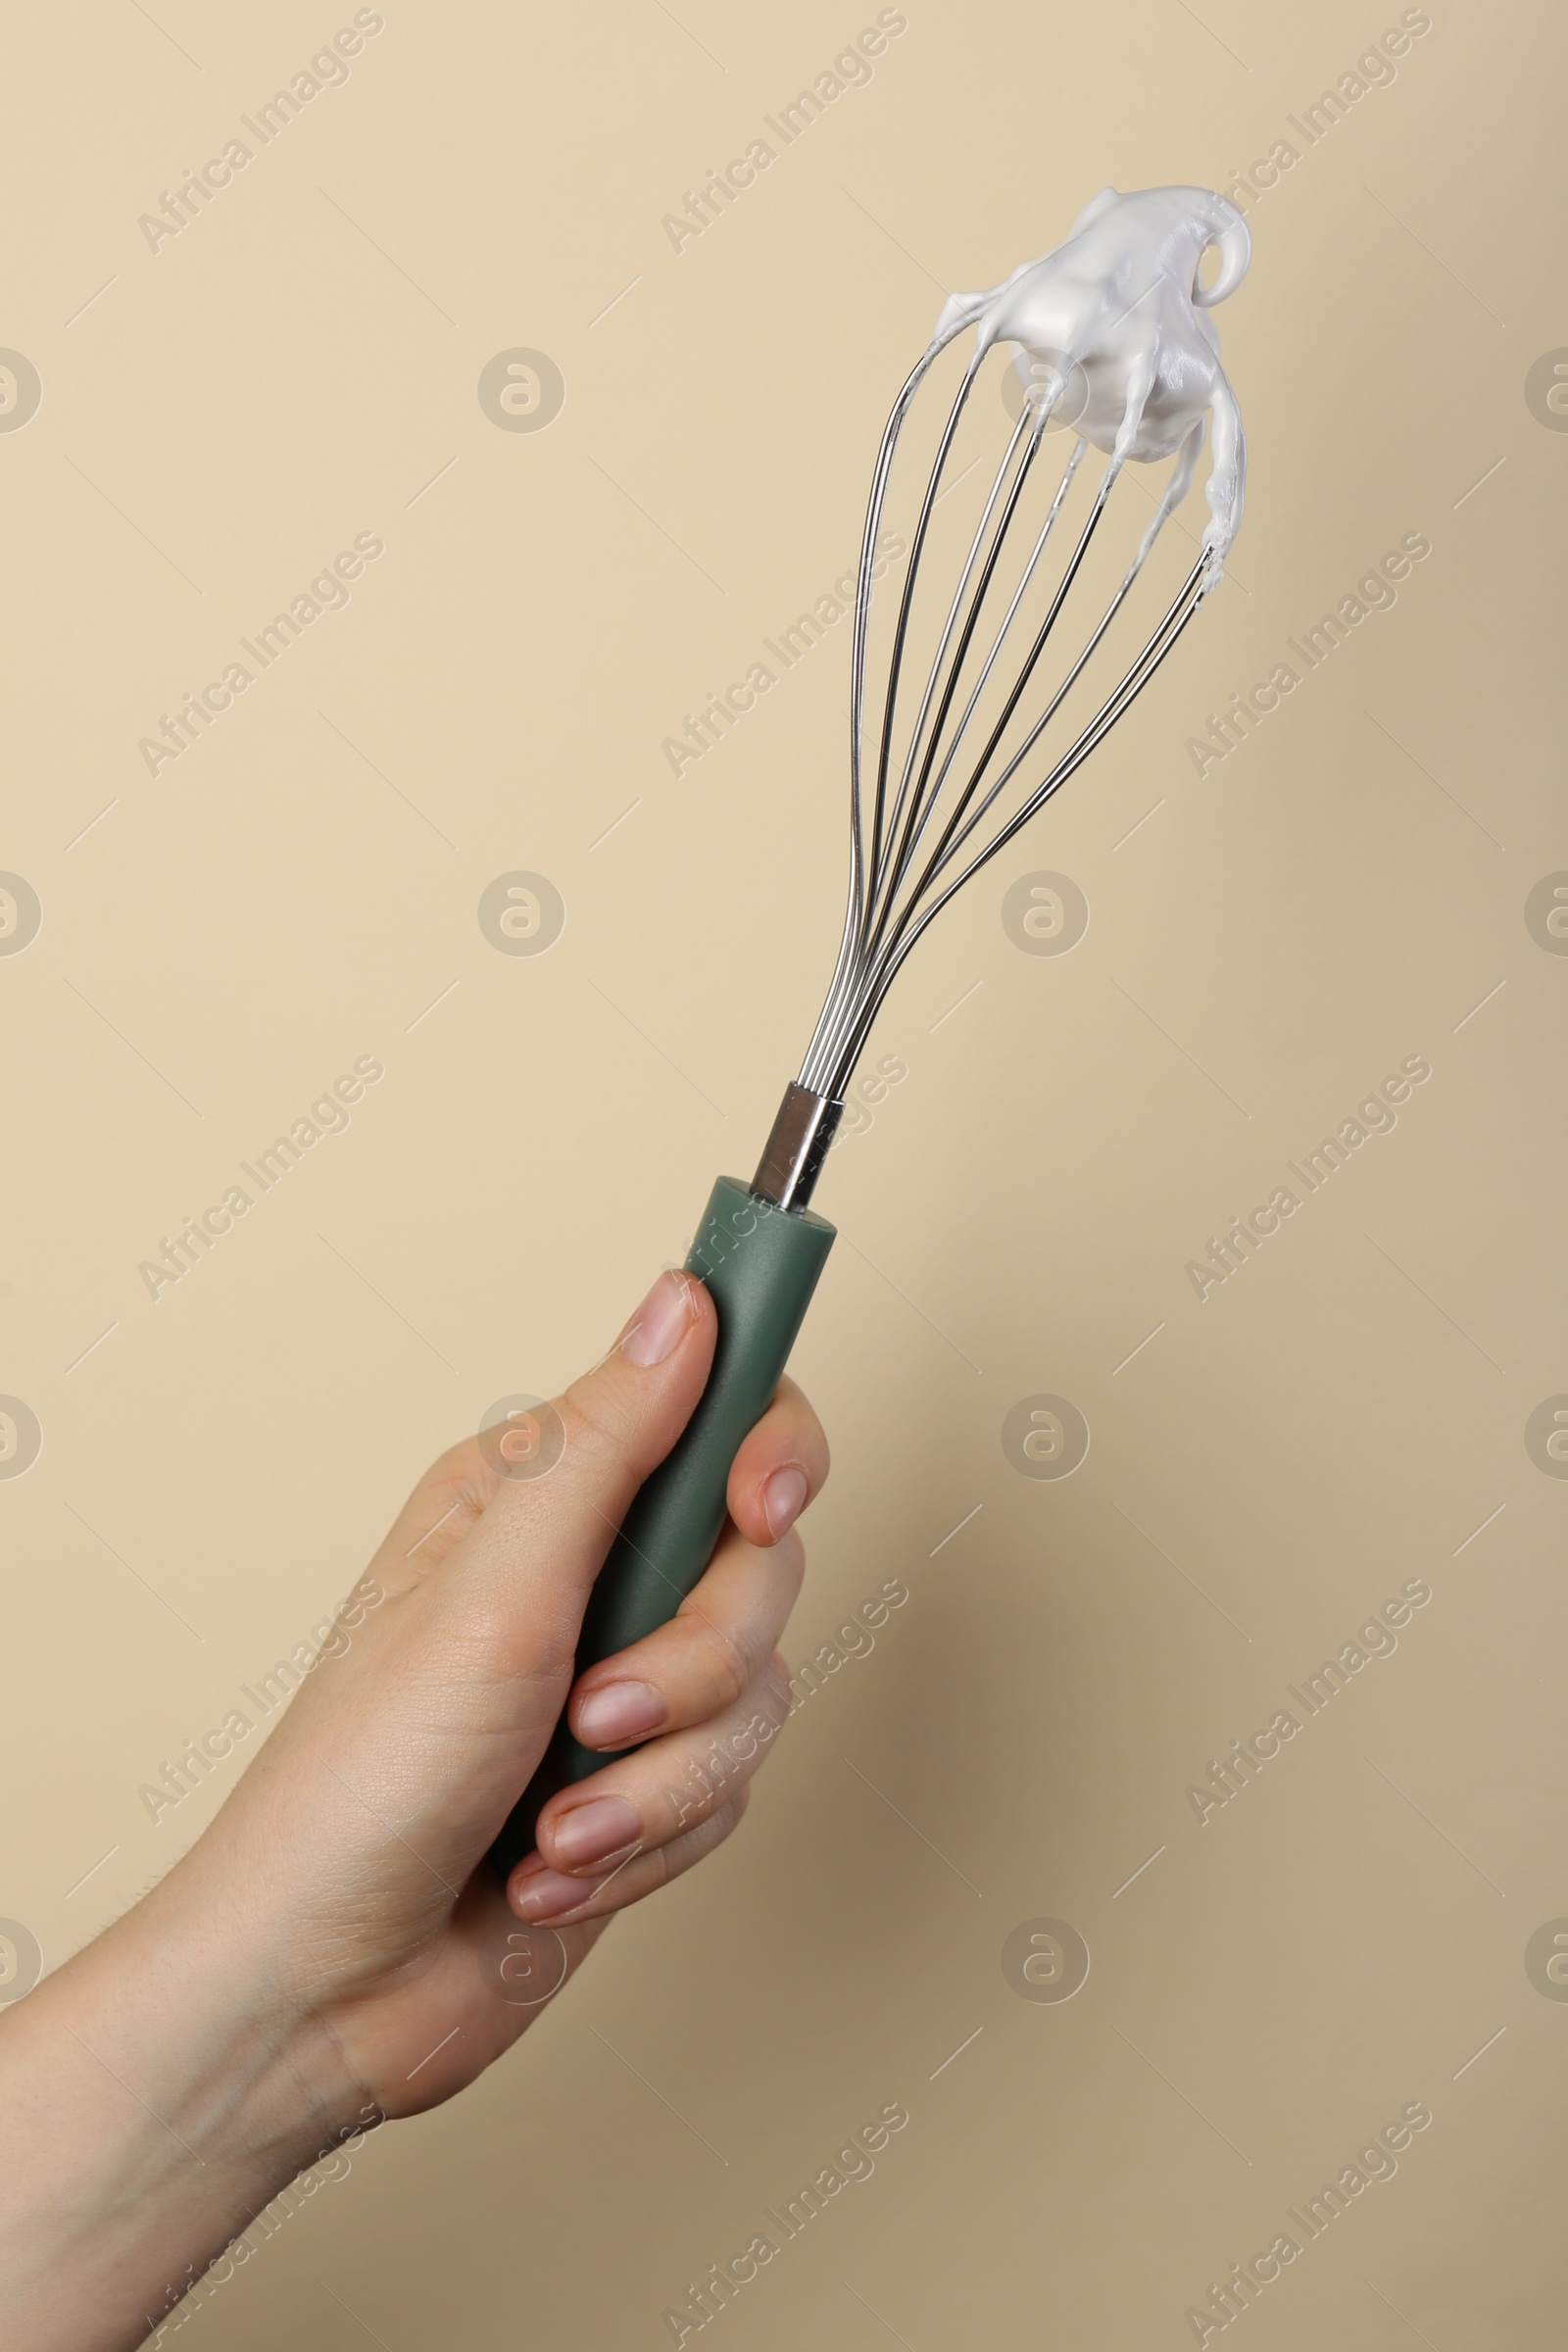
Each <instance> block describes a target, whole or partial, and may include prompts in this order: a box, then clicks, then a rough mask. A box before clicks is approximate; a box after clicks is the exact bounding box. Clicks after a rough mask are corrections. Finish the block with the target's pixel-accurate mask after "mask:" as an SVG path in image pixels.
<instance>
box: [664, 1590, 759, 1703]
mask: <svg viewBox="0 0 1568 2352" xmlns="http://www.w3.org/2000/svg"><path fill="white" fill-rule="evenodd" d="M678 1614H679V1615H680V1616H681V1617H683V1618H684V1619H685V1620H686V1623H687V1624H688V1626H690V1627H692V1628H693V1630H696V1629H697V1628H698V1627H700V1628H701V1631H700V1632H699V1633H698V1636H697V1639H698V1642H699V1643H700V1645H701V1649H702V1652H703V1654H704V1657H705V1659H706V1662H707V1666H708V1674H707V1676H706V1678H705V1679H706V1680H707V1681H708V1682H709V1683H710V1685H711V1690H712V1691H713V1692H714V1694H715V1696H716V1699H717V1703H718V1706H719V1707H732V1706H734V1705H735V1704H736V1702H737V1701H738V1700H739V1699H740V1698H742V1697H743V1696H744V1694H745V1691H746V1688H747V1685H748V1684H749V1683H750V1681H751V1678H752V1661H751V1657H750V1655H749V1653H748V1651H747V1648H746V1644H745V1642H744V1641H743V1640H742V1638H741V1636H740V1635H739V1634H737V1633H736V1631H735V1629H734V1628H733V1626H728V1625H722V1624H720V1623H719V1622H718V1621H717V1620H716V1619H714V1618H712V1617H710V1616H708V1615H706V1614H705V1612H704V1611H703V1610H702V1609H700V1608H694V1607H693V1605H692V1603H691V1601H690V1599H689V1598H688V1599H686V1600H683V1601H682V1603H681V1605H680V1609H679V1611H678Z"/></svg>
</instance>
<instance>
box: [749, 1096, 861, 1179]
mask: <svg viewBox="0 0 1568 2352" xmlns="http://www.w3.org/2000/svg"><path fill="white" fill-rule="evenodd" d="M843 1110H844V1105H843V1103H835V1102H834V1100H833V1098H832V1097H831V1096H830V1095H813V1094H812V1092H811V1090H810V1088H809V1086H801V1085H800V1084H798V1082H797V1081H796V1080H795V1079H793V1078H792V1079H791V1080H790V1083H789V1085H788V1086H787V1087H786V1088H785V1090H784V1100H783V1102H782V1103H780V1104H779V1106H778V1117H777V1118H776V1119H775V1120H774V1121H773V1132H772V1134H771V1135H770V1136H769V1137H768V1139H767V1149H766V1150H765V1151H764V1152H763V1153H762V1156H761V1158H760V1160H759V1161H758V1163H757V1174H756V1175H755V1176H754V1177H753V1178H752V1190H753V1192H754V1193H760V1195H761V1196H762V1199H763V1200H764V1201H774V1202H775V1203H776V1204H777V1206H778V1207H780V1208H796V1209H800V1208H804V1207H805V1206H806V1204H807V1202H808V1201H809V1200H810V1198H811V1194H812V1191H813V1189H814V1187H815V1184H816V1180H817V1177H818V1176H819V1175H820V1174H821V1172H822V1162H823V1160H824V1159H826V1157H827V1148H828V1146H829V1144H830V1143H831V1142H832V1141H833V1136H834V1131H835V1129H836V1128H837V1126H838V1123H839V1119H840V1117H841V1115H842V1113H843Z"/></svg>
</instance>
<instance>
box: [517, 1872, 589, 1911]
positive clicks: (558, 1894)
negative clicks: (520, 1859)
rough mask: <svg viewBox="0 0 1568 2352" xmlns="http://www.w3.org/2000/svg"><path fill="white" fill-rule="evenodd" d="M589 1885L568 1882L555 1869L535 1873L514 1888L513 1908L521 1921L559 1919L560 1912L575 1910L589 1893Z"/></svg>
mask: <svg viewBox="0 0 1568 2352" xmlns="http://www.w3.org/2000/svg"><path fill="white" fill-rule="evenodd" d="M593 1891H594V1890H593V1888H592V1887H591V1886H587V1885H585V1884H584V1882H583V1881H582V1880H581V1879H568V1878H565V1877H564V1876H563V1875H562V1873H561V1872H560V1871H559V1870H541V1871H536V1872H535V1874H534V1876H533V1877H532V1878H531V1879H526V1880H524V1882H523V1884H522V1885H521V1886H520V1887H518V1888H517V1893H516V1908H517V1910H518V1911H519V1912H520V1913H521V1915H522V1917H523V1918H524V1919H531V1920H536V1921H537V1920H541V1919H559V1918H560V1917H561V1914H562V1912H563V1911H575V1910H576V1908H577V1905H578V1904H579V1903H586V1902H587V1901H588V1900H589V1898H590V1896H591V1895H592V1893H593Z"/></svg>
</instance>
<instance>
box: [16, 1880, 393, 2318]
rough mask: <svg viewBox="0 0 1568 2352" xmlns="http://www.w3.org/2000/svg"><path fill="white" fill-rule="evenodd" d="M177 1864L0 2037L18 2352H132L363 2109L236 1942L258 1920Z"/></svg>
mask: <svg viewBox="0 0 1568 2352" xmlns="http://www.w3.org/2000/svg"><path fill="white" fill-rule="evenodd" d="M194 1861H195V1857H194V1855H193V1856H191V1857H188V1858H187V1862H186V1863H182V1864H180V1865H179V1866H177V1867H176V1869H175V1870H174V1871H173V1872H172V1874H171V1876H170V1877H169V1879H167V1880H166V1881H165V1882H164V1883H163V1885H162V1886H161V1887H158V1888H157V1889H156V1890H155V1892H154V1893H153V1894H152V1895H151V1896H149V1897H148V1898H147V1900H146V1901H145V1902H143V1903H142V1904H140V1905H138V1907H137V1908H136V1909H135V1910H134V1911H132V1912H130V1913H128V1914H127V1915H126V1917H125V1918H123V1919H122V1920H120V1921H119V1922H117V1923H116V1925H115V1926H114V1927H113V1928H111V1929H110V1930H109V1931H108V1933H107V1934H106V1935H105V1936H101V1937H99V1939H98V1940H97V1942H96V1943H94V1944H92V1945H91V1946H89V1947H88V1949H87V1950H85V1951H84V1952H81V1953H79V1954H77V1956H76V1957H75V1959H74V1960H73V1961H71V1962H69V1963H68V1964H67V1965H66V1967H64V1968H63V1969H61V1970H60V1971H58V1972H57V1973H56V1974H55V1975H54V1976H52V1977H50V1978H48V1979H46V1980H45V1982H44V1983H43V1984H42V1985H39V1986H38V1988H37V1989H36V1990H35V1991H34V1992H32V1993H30V1994H28V1996H27V1997H26V1999H25V2001H23V2002H21V2003H19V2004H18V2005H17V2007H16V2008H15V2009H13V2010H12V2011H10V2012H9V2013H8V2014H7V2015H6V2017H5V2019H4V2024H3V2030H0V2108H3V2109H4V2111H5V2112H6V2114H7V2117H8V2138H9V2141H10V2162H9V2165H8V2171H9V2173H10V2183H9V2186H8V2194H7V2197H6V2199H5V2205H4V2213H3V2216H0V2337H4V2339H5V2340H7V2341H17V2342H25V2343H27V2344H28V2345H29V2347H33V2348H35V2352H55V2348H56V2347H59V2348H60V2352H66V2347H68V2346H69V2347H70V2352H119V2348H120V2347H127V2348H128V2347H130V2346H133V2345H137V2344H140V2343H141V2342H142V2341H143V2339H144V2337H145V2336H146V2334H147V2333H148V2331H149V2329H155V2328H156V2327H157V2325H158V2323H159V2322H160V2321H161V2320H162V2319H163V2318H164V2317H166V2316H167V2314H168V2313H169V2312H170V2311H171V2310H172V2307H173V2305H174V2304H175V2303H177V2302H178V2301H179V2299H180V2297H181V2296H182V2295H183V2294H184V2293H185V2291H186V2289H187V2288H188V2287H189V2286H190V2284H191V2283H192V2281H193V2279H194V2278H196V2277H197V2276H199V2275H200V2273H201V2272H202V2270H203V2269H204V2268H205V2266H206V2264H207V2263H208V2262H209V2261H211V2260H212V2259H213V2257H214V2256H217V2255H220V2254H221V2251H222V2249H223V2248H224V2247H225V2246H226V2245H227V2244H228V2243H229V2242H230V2241H231V2240H233V2239H234V2238H236V2237H237V2236H239V2235H240V2234H241V2233H242V2232H243V2231H244V2230H245V2229H247V2228H248V2227H249V2226H250V2224H251V2223H252V2222H253V2221H254V2219H255V2217H256V2216H257V2215H258V2214H259V2213H260V2212H261V2210H262V2208H263V2207H264V2206H265V2205H266V2204H267V2203H268V2201H269V2199H270V2198H271V2197H272V2196H273V2195H274V2194H275V2193H276V2191H277V2190H278V2189H279V2188H280V2187H281V2186H282V2185H283V2184H284V2183H285V2182H287V2181H289V2180H292V2179H293V2178H294V2177H295V2176H296V2174H298V2173H299V2172H301V2171H302V2170H304V2169H305V2168H306V2167H307V2166H309V2165H312V2164H314V2163H316V2162H317V2161H318V2160H319V2158H321V2157H322V2156H324V2155H326V2154H327V2153H328V2152H329V2151H330V2149H331V2148H332V2147H334V2146H336V2145H338V2144H339V2143H340V2142H341V2141H342V2140H343V2139H344V2138H345V2137H347V2136H348V2135H349V2133H351V2132H353V2131H355V2130H356V2129H359V2130H364V2129H365V2127H366V2125H367V2123H368V2122H371V2121H373V2120H375V2117H376V2114H377V2112H378V2111H377V2110H375V2108H374V2103H373V2102H372V2101H368V2094H367V2093H365V2092H364V2091H363V2090H362V2089H360V2088H359V2087H358V2086H357V2085H356V2084H354V2083H353V2082H351V2080H350V2079H349V2076H348V2074H347V2071H346V2069H345V2068H344V2066H343V2062H342V2059H341V2055H340V2053H339V2050H338V2047H337V2043H336V2041H335V2039H334V2037H333V2036H332V2034H330V2032H329V2031H328V2030H327V2029H326V2028H325V2027H324V2026H322V2025H321V2024H320V2023H319V2022H318V2021H317V2020H316V2019H315V2018H314V2017H313V2016H312V2015H311V2014H310V2012H309V2011H308V2009H306V2008H305V2007H304V2005H303V2004H302V2003H301V2002H300V2001H299V2000H298V1999H297V1998H296V1997H294V1996H293V1995H291V1994H290V1993H289V1992H288V1991H287V1990H285V1989H282V1988H281V1987H283V1986H285V1985H286V1983H287V1979H286V1975H285V1973H284V1972H283V1971H282V1970H280V1969H277V1968H276V1967H275V1966H274V1967H270V1966H269V1965H268V1954H267V1948H266V1947H267V1941H268V1938H267V1936H266V1935H265V1933H247V1928H248V1927H249V1928H250V1929H252V1930H254V1929H257V1928H258V1927H259V1925H260V1923H258V1922H254V1921H251V1922H248V1921H247V1919H246V1916H245V1914H246V1906H245V1905H244V1903H243V1902H242V1901H239V1900H235V1899H231V1897H232V1892H233V1890H225V1889H224V1888H223V1887H221V1886H219V1885H216V1884H214V1882H213V1878H212V1874H210V1873H208V1872H206V1871H204V1870H202V1869H200V1868H199V1867H198V1868H195V1869H192V1868H191V1867H189V1865H190V1864H191V1863H193V1862H194ZM367 2107H368V2110H369V2112H367ZM6 2321H9V2322H10V2326H9V2327H8V2326H6V2325H4V2324H3V2323H4V2322H6Z"/></svg>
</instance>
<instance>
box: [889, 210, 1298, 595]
mask: <svg viewBox="0 0 1568 2352" xmlns="http://www.w3.org/2000/svg"><path fill="white" fill-rule="evenodd" d="M1211 245H1212V246H1214V247H1215V248H1216V249H1217V252H1218V255H1219V268H1218V270H1217V272H1216V274H1215V276H1214V278H1213V281H1212V283H1211V284H1209V285H1207V286H1204V285H1202V284H1201V282H1200V278H1199V268H1200V264H1201V260H1202V257H1203V254H1204V253H1205V251H1206V250H1207V248H1208V247H1209V246H1211ZM1250 258H1251V238H1250V234H1249V232H1248V227H1247V222H1246V221H1245V220H1244V219H1243V217H1242V215H1241V213H1240V212H1239V211H1238V210H1237V208H1236V206H1235V205H1234V204H1232V203H1231V202H1230V201H1229V199H1228V198H1227V197H1224V196H1218V195H1215V194H1214V193H1213V192H1212V191H1211V190H1209V189H1207V188H1143V189H1140V190H1138V191H1137V192H1136V193H1134V194H1130V195H1125V196H1124V195H1121V194H1119V193H1118V192H1117V190H1116V189H1115V188H1103V189H1102V190H1101V192H1100V194H1099V195H1098V196H1097V197H1096V198H1095V199H1094V202H1093V203H1092V204H1089V205H1087V206H1086V207H1085V209H1084V211H1083V212H1082V213H1080V215H1079V216H1078V219H1077V221H1075V222H1074V224H1073V230H1072V234H1071V236H1070V237H1069V238H1068V240H1067V242H1066V244H1064V245H1059V246H1057V247H1056V249H1055V251H1054V252H1053V253H1048V254H1044V255H1042V256H1041V257H1040V259H1039V260H1037V261H1032V262H1024V263H1022V264H1020V266H1019V267H1018V269H1016V270H1014V271H1013V273H1012V275H1011V276H1010V277H1008V278H1005V280H1004V281H1003V283H1002V284H1001V285H999V286H992V287H989V288H988V289H986V290H985V291H984V292H981V293H976V294H955V295H953V296H951V297H950V299H949V301H948V302H947V304H946V306H945V307H944V309H943V312H942V316H941V318H940V319H938V320H937V328H936V335H935V338H934V343H935V344H936V345H941V344H943V343H946V342H949V341H951V340H952V338H953V336H954V335H956V333H957V332H958V331H959V330H960V329H961V328H962V327H965V326H969V325H973V326H975V327H976V328H977V330H978V333H977V337H976V344H975V355H974V362H973V365H975V366H978V364H979V362H980V360H981V359H982V358H983V357H984V355H985V353H986V352H987V351H989V350H990V349H991V347H992V345H993V344H996V343H999V342H1000V343H1013V344H1016V345H1017V346H1018V351H1017V354H1016V356H1015V358H1014V362H1013V365H1014V368H1016V370H1017V372H1018V375H1019V377H1020V380H1021V381H1022V383H1023V385H1024V387H1025V390H1026V392H1027V393H1029V394H1030V395H1031V396H1032V397H1033V398H1034V399H1035V400H1037V401H1039V402H1040V403H1041V404H1042V406H1043V408H1044V409H1045V411H1046V413H1047V414H1048V415H1054V416H1055V417H1056V418H1057V420H1058V421H1064V422H1066V423H1068V424H1070V425H1071V427H1072V430H1073V431H1074V432H1075V433H1077V434H1078V435H1079V437H1080V438H1081V439H1082V440H1085V441H1088V442H1091V443H1092V444H1093V445H1094V447H1095V448H1097V449H1101V450H1103V451H1105V452H1106V453H1107V455H1109V456H1110V457H1111V459H1112V460H1113V461H1114V462H1115V463H1116V464H1118V465H1119V464H1120V463H1121V462H1122V461H1124V460H1125V459H1128V458H1137V459H1140V460H1142V461H1144V462H1146V463H1149V462H1152V461H1154V460H1156V459H1161V458H1169V457H1173V456H1176V457H1178V465H1177V467H1176V471H1175V474H1174V475H1173V477H1172V481H1171V483H1170V486H1169V490H1168V491H1167V495H1166V499H1165V500H1163V501H1162V502H1161V515H1160V519H1161V520H1163V518H1164V515H1165V514H1166V513H1168V512H1169V508H1170V506H1171V505H1173V504H1174V503H1175V499H1174V498H1173V497H1171V495H1170V493H1171V492H1175V493H1176V495H1177V496H1180V495H1181V494H1182V493H1183V492H1185V490H1186V488H1187V485H1188V483H1189V482H1190V481H1191V479H1192V474H1193V468H1194V466H1195V465H1196V463H1197V459H1198V453H1199V450H1200V447H1201V442H1202V437H1203V428H1204V423H1205V419H1207V418H1210V417H1211V418H1212V435H1211V444H1210V447H1211V458H1210V469H1209V477H1208V493H1207V494H1208V506H1209V521H1208V525H1207V527H1206V529H1205V531H1204V534H1203V545H1204V548H1205V549H1206V550H1208V551H1209V553H1210V555H1211V557H1212V558H1213V560H1214V562H1215V564H1216V566H1217V564H1218V560H1219V559H1220V558H1222V557H1223V556H1224V553H1225V551H1226V549H1227V548H1228V547H1229V546H1230V544H1231V541H1232V540H1233V539H1234V538H1235V536H1236V532H1237V528H1238V526H1239V524H1240V522H1241V519H1242V505H1243V494H1244V483H1245V476H1246V442H1245V439H1244V437H1243V433H1242V418H1241V411H1240V409H1239V407H1238V406H1237V401H1236V395H1235V393H1234V392H1233V391H1232V389H1231V386H1230V383H1229V381H1228V379H1227V377H1226V374H1225V371H1224V369H1223V368H1221V366H1220V364H1219V336H1218V334H1217V332H1216V331H1215V328H1214V323H1213V321H1212V319H1209V318H1208V317H1207V316H1206V313H1207V312H1208V311H1209V310H1210V309H1211V308H1212V307H1213V305H1214V304H1215V303H1218V302H1223V301H1224V299H1225V297H1226V295H1227V294H1230V293H1232V292H1234V290H1235V288H1236V287H1237V286H1238V285H1240V283H1241V281H1242V279H1243V277H1244V276H1245V275H1246V272H1247V265H1248V262H1249V261H1250ZM1151 535H1152V534H1151Z"/></svg>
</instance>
